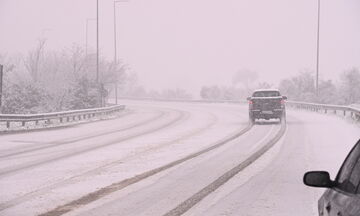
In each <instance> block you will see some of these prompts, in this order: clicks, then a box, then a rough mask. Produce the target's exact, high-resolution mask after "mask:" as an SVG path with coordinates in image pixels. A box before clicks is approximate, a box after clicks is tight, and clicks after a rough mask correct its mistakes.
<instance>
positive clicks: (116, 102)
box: [114, 0, 129, 104]
mask: <svg viewBox="0 0 360 216" xmlns="http://www.w3.org/2000/svg"><path fill="white" fill-rule="evenodd" d="M120 2H129V1H126V0H122V1H121V0H120V1H114V67H115V68H116V67H117V51H116V49H117V43H116V4H117V3H120ZM117 81H118V80H117V77H116V80H115V104H118V92H117V91H118V86H117Z"/></svg>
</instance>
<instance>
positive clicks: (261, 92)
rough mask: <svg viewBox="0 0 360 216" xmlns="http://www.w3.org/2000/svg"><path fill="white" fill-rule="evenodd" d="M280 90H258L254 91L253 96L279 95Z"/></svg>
mask: <svg viewBox="0 0 360 216" xmlns="http://www.w3.org/2000/svg"><path fill="white" fill-rule="evenodd" d="M278 96H280V92H278V91H257V92H254V94H253V97H278Z"/></svg>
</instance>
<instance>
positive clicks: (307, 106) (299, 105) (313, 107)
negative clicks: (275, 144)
mask: <svg viewBox="0 0 360 216" xmlns="http://www.w3.org/2000/svg"><path fill="white" fill-rule="evenodd" d="M286 106H290V107H293V108H296V109H304V110H310V111H315V112H319V111H324V113H328V112H333V113H334V114H338V113H342V114H343V115H344V116H346V115H347V114H349V115H350V116H351V117H352V118H354V119H355V120H357V121H360V108H357V107H352V106H340V105H330V104H317V103H306V102H297V101H287V102H286Z"/></svg>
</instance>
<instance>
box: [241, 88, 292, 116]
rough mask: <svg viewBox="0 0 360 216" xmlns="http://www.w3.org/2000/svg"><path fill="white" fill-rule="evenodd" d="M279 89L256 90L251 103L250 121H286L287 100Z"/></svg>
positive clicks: (250, 99)
mask: <svg viewBox="0 0 360 216" xmlns="http://www.w3.org/2000/svg"><path fill="white" fill-rule="evenodd" d="M286 99H287V97H286V96H281V94H280V91H279V90H277V89H259V90H255V91H254V93H253V94H252V96H251V97H248V98H247V100H248V101H249V119H250V121H251V122H253V123H254V122H255V120H256V119H266V120H269V119H274V118H277V119H280V121H282V120H285V116H286V115H285V100H286Z"/></svg>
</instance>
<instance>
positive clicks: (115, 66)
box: [114, 1, 118, 104]
mask: <svg viewBox="0 0 360 216" xmlns="http://www.w3.org/2000/svg"><path fill="white" fill-rule="evenodd" d="M116 3H117V1H114V68H115V69H116V68H117V53H116ZM115 75H116V78H115V104H118V92H117V91H118V86H117V82H118V80H117V74H115Z"/></svg>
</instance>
